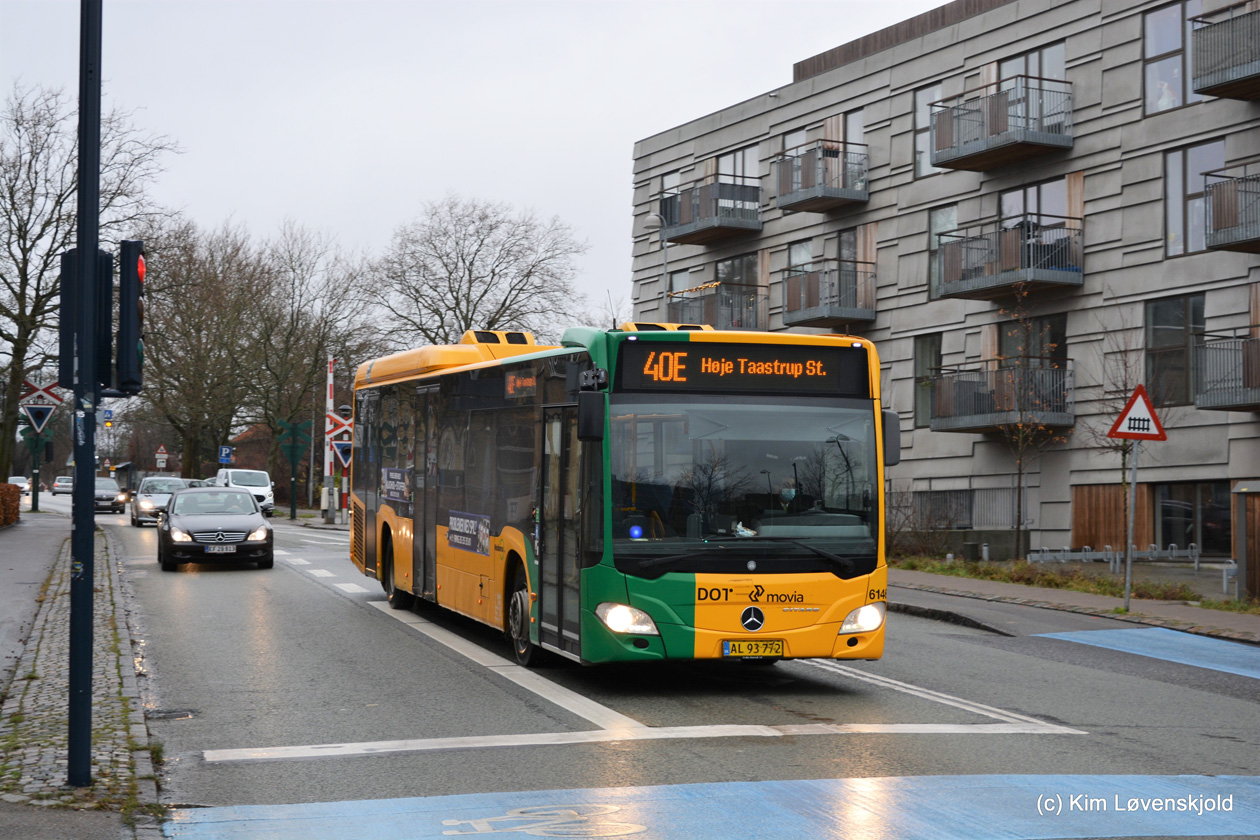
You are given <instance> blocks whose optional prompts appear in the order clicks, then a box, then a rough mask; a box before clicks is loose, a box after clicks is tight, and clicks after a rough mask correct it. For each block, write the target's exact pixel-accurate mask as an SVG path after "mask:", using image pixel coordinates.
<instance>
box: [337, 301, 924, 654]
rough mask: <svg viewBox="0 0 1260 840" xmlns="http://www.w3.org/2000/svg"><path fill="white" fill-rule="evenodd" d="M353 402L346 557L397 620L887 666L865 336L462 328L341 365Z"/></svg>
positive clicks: (887, 425)
mask: <svg viewBox="0 0 1260 840" xmlns="http://www.w3.org/2000/svg"><path fill="white" fill-rule="evenodd" d="M354 409H355V427H354V428H355V439H354V448H353V456H352V464H351V522H352V525H351V528H352V531H351V534H352V536H351V549H350V551H351V557H352V559H353V561H354V563H355V565H356V566H358V567H359V568H360V569H361V570H362V571H363V573H364V574H365V575H369V576H371V577H374V578H376V579H378V580H379V581H380V582H381V585H382V587H383V588H384V590H385V592H386V594H387V596H388V599H389V603H390V605H391V606H393V607H396V608H399V609H406V608H409V607H411V606H412V605H413V604H414V603H415V601H416V600H417V599H422V600H424V601H430V602H433V603H435V604H438V605H440V606H442V607H444V608H447V609H450V610H453V611H455V612H457V613H460V614H462V615H465V616H468V617H470V618H473V619H475V620H477V621H480V622H484V623H485V624H488V625H490V626H492V627H495V628H498V629H501V630H502V631H503V632H504V633H505V634H506V635H507V637H508V639H509V641H510V642H511V645H512V647H513V650H514V652H515V655H516V659H517V661H519V662H520V663H521V664H524V665H529V664H531V663H534V662H536V661H537V660H538V659H539V658H540V657H541V656H545V655H546V654H548V653H550V654H555V655H558V656H561V657H565V658H568V659H572V660H575V661H580V662H583V663H601V662H614V661H649V660H663V659H741V660H742V659H763V660H766V659H769V660H774V659H790V658H800V657H821V658H833V659H878V658H879V657H880V656H881V655H882V654H883V649H884V616H885V600H886V588H887V568H886V566H885V563H884V516H885V508H884V492H883V488H884V467H885V465H891V464H895V463H897V460H898V459H899V457H900V428H899V425H898V422H897V415H896V413H895V412H892V411H888V410H885V409H883V407H882V402H881V399H880V368H879V359H878V357H877V355H876V351H875V347H874V346H873V345H872V344H871V342H869V341H867V340H866V339H863V338H855V337H851V336H842V335H796V334H790V333H762V332H744V331H738V332H736V331H716V330H713V329H712V328H711V327H709V326H707V325H680V324H647V323H627V324H623V325H622V326H621V328H620V329H612V330H598V329H593V328H574V329H570V330H568V331H566V332H565V334H564V336H563V338H562V340H561V343H560V344H559V345H558V346H542V345H538V344H536V343H535V341H534V338H533V337H532V336H531V335H530V334H528V333H523V332H503V331H481V330H477V331H469V332H468V333H466V334H465V335H464V336H463V338H462V339H461V341H460V343H459V344H455V345H449V346H431V347H421V348H418V349H415V350H408V351H405V352H401V353H396V354H394V355H391V356H386V357H384V358H380V359H376V360H374V361H371V362H368V363H365V364H363V365H362V366H360V367H359V368H358V370H357V372H356V375H355V406H354Z"/></svg>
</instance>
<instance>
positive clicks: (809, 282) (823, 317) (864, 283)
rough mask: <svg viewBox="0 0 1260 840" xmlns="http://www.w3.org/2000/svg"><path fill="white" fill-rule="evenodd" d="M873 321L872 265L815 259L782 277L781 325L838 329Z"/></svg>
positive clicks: (873, 265) (873, 278)
mask: <svg viewBox="0 0 1260 840" xmlns="http://www.w3.org/2000/svg"><path fill="white" fill-rule="evenodd" d="M874 320H875V264H874V263H867V262H855V261H853V260H817V261H815V262H812V263H810V264H809V265H807V266H797V267H794V268H789V269H788V270H787V271H785V272H784V274H783V324H784V325H785V326H789V327H841V326H844V325H846V324H853V323H858V322H862V321H874Z"/></svg>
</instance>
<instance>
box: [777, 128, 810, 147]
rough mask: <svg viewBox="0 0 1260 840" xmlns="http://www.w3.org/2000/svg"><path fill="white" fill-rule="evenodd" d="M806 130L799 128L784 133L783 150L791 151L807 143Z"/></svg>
mask: <svg viewBox="0 0 1260 840" xmlns="http://www.w3.org/2000/svg"><path fill="white" fill-rule="evenodd" d="M805 137H806V131H805V129H803V128H798V129H797V130H796V131H789V132H788V133H787V134H784V135H783V151H785V152H790V151H792V150H793V149H795V148H796V147H797V146H804V145H805Z"/></svg>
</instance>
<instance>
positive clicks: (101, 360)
mask: <svg viewBox="0 0 1260 840" xmlns="http://www.w3.org/2000/svg"><path fill="white" fill-rule="evenodd" d="M113 335H114V255H113V254H111V253H109V252H108V251H97V252H96V335H95V338H96V360H95V361H96V382H95V383H94V384H97V385H104V386H105V387H106V388H108V387H109V386H110V383H112V382H113V380H114V342H113V341H112V340H111V339H112V338H113Z"/></svg>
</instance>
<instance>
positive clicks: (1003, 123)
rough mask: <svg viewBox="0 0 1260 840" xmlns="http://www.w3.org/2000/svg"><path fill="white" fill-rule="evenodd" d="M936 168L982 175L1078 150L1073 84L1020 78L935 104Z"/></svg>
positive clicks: (932, 129)
mask: <svg viewBox="0 0 1260 840" xmlns="http://www.w3.org/2000/svg"><path fill="white" fill-rule="evenodd" d="M931 109H932V120H931V132H932V137H931V141H932V146H931V149H932V155H931V159H932V165H933V166H940V167H945V168H947V169H970V170H974V171H976V172H983V171H985V170H989V169H994V168H995V167H998V166H1005V165H1007V164H1010V163H1015V162H1017V161H1020V160H1023V159H1025V158H1029V157H1033V156H1035V155H1042V154H1045V153H1047V152H1052V151H1055V150H1057V149H1070V148H1072V84H1071V82H1065V81H1061V80H1059V79H1042V78H1038V77H1036V76H1015V77H1013V78H1010V79H1005V80H1003V81H1001V82H997V83H995V84H989V85H984V86H983V87H978V88H974V89H972V90H969V91H966V92H964V93H962V94H960V95H959V96H955V97H951V98H949V99H942V100H940V101H939V102H933V103H932V106H931Z"/></svg>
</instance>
